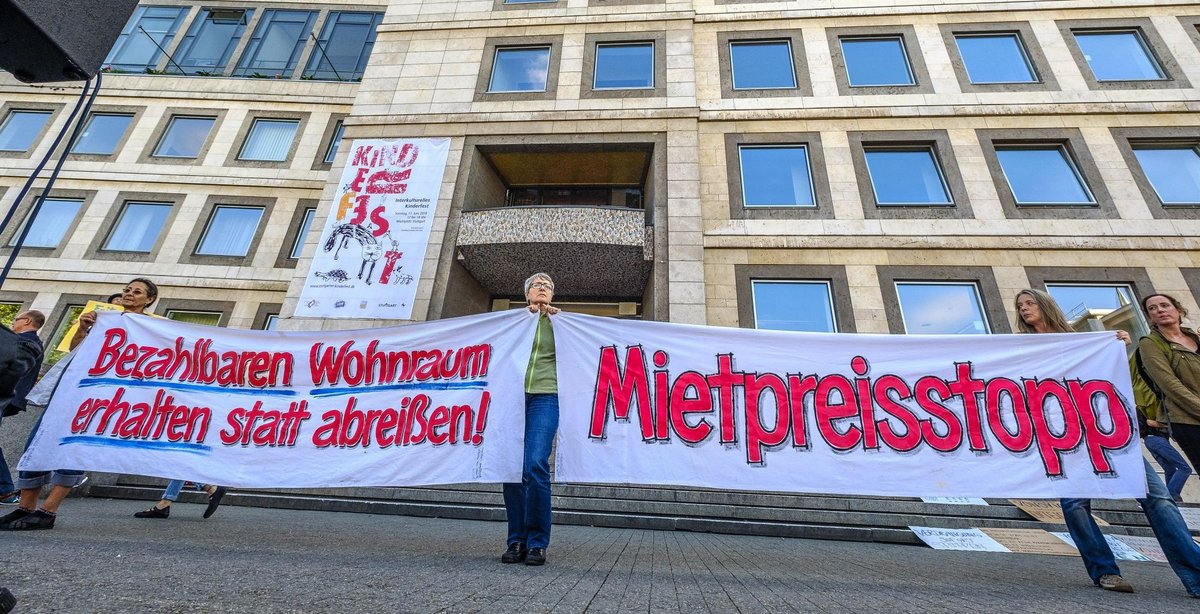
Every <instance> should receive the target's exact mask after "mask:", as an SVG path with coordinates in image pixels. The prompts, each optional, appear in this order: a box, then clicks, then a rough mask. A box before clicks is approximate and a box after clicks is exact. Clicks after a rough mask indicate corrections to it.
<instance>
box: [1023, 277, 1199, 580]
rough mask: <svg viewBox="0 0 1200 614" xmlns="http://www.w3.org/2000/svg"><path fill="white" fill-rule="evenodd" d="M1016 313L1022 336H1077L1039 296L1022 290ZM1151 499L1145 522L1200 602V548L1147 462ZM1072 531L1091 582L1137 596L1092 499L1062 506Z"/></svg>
mask: <svg viewBox="0 0 1200 614" xmlns="http://www.w3.org/2000/svg"><path fill="white" fill-rule="evenodd" d="M1014 303H1015V307H1016V310H1017V322H1016V324H1017V330H1018V331H1019V332H1021V333H1035V334H1036V333H1070V332H1075V331H1073V330H1072V329H1071V327H1070V325H1068V324H1067V318H1066V316H1065V315H1064V314H1063V312H1062V309H1061V308H1059V306H1058V303H1056V302H1055V301H1054V299H1053V298H1052V297H1051V296H1050V295H1049V294H1047V293H1045V292H1042V291H1040V290H1029V289H1026V290H1021V291H1020V292H1018V293H1017V296H1016V299H1014ZM1117 339H1120V340H1121V341H1124V342H1125V343H1126V344H1128V343H1130V338H1129V333H1126V332H1125V331H1117ZM1142 462H1143V464H1144V466H1145V470H1146V486H1147V488H1148V490H1149V492H1148V493H1147V495H1146V496H1145V497H1143V498H1140V499H1138V500H1137V502H1138V503H1139V504H1140V505H1141V506H1142V512H1143V513H1144V514H1145V515H1146V520H1148V521H1149V522H1150V528H1151V529H1152V530H1153V531H1154V536H1155V538H1157V539H1158V543H1159V545H1160V546H1161V547H1162V550H1163V554H1165V555H1166V557H1167V562H1168V563H1170V565H1171V569H1172V570H1174V571H1175V575H1176V576H1178V577H1179V580H1180V581H1181V582H1183V587H1184V589H1186V590H1187V592H1188V595H1191V596H1192V597H1195V598H1200V546H1197V545H1196V543H1195V542H1194V541H1192V534H1191V532H1190V531H1189V530H1188V528H1187V524H1186V523H1185V522H1184V520H1183V516H1182V515H1180V513H1179V508H1178V507H1176V506H1175V500H1174V499H1173V498H1172V497H1171V493H1170V492H1168V491H1167V486H1166V484H1163V481H1162V480H1161V479H1160V478H1159V477H1158V474H1157V473H1155V471H1154V468H1153V467H1151V466H1150V462H1149V461H1146V460H1145V459H1144V458H1143V459H1142ZM1060 504H1061V505H1062V510H1063V517H1064V519H1065V520H1066V524H1067V530H1068V531H1069V532H1070V533H1071V539H1072V540H1074V542H1075V547H1076V549H1078V550H1079V556H1080V557H1082V558H1083V565H1084V567H1085V568H1086V569H1087V572H1088V576H1090V577H1091V579H1092V582H1093V583H1094V584H1096V586H1099V587H1100V588H1103V589H1105V590H1109V591H1116V592H1121V593H1132V592H1133V585H1131V584H1130V583H1129V582H1128V581H1127V580H1125V578H1123V577H1121V569H1120V568H1119V567H1117V561H1116V557H1115V556H1114V555H1113V552H1112V548H1110V547H1109V545H1108V542H1107V540H1106V539H1105V537H1104V534H1103V533H1102V532H1101V531H1100V527H1099V526H1098V525H1097V524H1096V521H1095V519H1093V518H1092V502H1091V499H1062V500H1061V501H1060Z"/></svg>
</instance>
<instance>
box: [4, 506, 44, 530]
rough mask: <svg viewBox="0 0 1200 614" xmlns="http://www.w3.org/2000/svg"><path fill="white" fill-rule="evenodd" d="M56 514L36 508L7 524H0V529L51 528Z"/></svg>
mask: <svg viewBox="0 0 1200 614" xmlns="http://www.w3.org/2000/svg"><path fill="white" fill-rule="evenodd" d="M55 518H56V516H55V515H54V514H51V513H49V512H43V511H42V510H38V511H36V512H30V513H29V514H26V515H25V516H23V517H21V518H18V519H16V520H14V521H12V522H10V523H8V524H5V525H0V531H38V530H42V529H53V528H54V519H55Z"/></svg>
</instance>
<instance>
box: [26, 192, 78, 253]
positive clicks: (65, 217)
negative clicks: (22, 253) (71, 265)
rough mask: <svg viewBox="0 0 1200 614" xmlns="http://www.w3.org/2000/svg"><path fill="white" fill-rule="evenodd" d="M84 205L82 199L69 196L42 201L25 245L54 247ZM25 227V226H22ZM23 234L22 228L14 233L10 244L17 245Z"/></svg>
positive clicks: (60, 240) (60, 241)
mask: <svg viewBox="0 0 1200 614" xmlns="http://www.w3.org/2000/svg"><path fill="white" fill-rule="evenodd" d="M81 207H83V201H82V200H76V199H69V198H47V199H46V200H45V201H43V202H42V206H41V208H40V209H38V214H37V217H36V218H34V220H33V224H32V226H30V228H29V235H28V236H26V237H25V243H24V247H43V248H49V249H53V248H56V247H58V244H59V243H62V240H63V237H64V236H65V235H66V234H67V229H69V228H70V227H71V224H72V223H73V222H74V221H75V216H77V215H79V209H80V208H81ZM22 228H23V227H22ZM20 236H21V229H18V230H17V232H14V233H13V236H12V238H11V239H9V241H8V244H9V245H16V244H17V238H19V237H20Z"/></svg>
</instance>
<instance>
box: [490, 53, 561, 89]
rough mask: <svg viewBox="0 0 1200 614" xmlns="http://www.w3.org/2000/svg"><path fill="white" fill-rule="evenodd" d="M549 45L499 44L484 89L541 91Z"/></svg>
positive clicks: (546, 72) (548, 62) (548, 61)
mask: <svg viewBox="0 0 1200 614" xmlns="http://www.w3.org/2000/svg"><path fill="white" fill-rule="evenodd" d="M549 71H550V47H549V46H545V47H499V48H497V49H496V58H495V60H494V61H493V63H492V80H491V82H490V83H489V84H488V92H492V93H497V92H544V91H546V78H547V76H548V74H549Z"/></svg>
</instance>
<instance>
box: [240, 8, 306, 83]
mask: <svg viewBox="0 0 1200 614" xmlns="http://www.w3.org/2000/svg"><path fill="white" fill-rule="evenodd" d="M316 18H317V12H316V11H289V10H282V9H267V10H266V11H263V15H262V18H261V19H259V22H258V27H256V28H255V29H254V36H252V37H251V38H250V42H249V44H247V45H246V51H245V52H244V53H242V58H241V60H240V61H239V62H238V67H237V70H236V71H235V73H234V74H236V75H237V76H239V77H275V76H281V77H284V78H287V77H291V76H292V72H293V71H294V70H295V69H296V63H297V62H299V60H300V52H301V51H303V50H304V43H305V42H306V41H307V40H308V36H309V34H310V33H311V32H312V28H313V21H314V20H315V19H316Z"/></svg>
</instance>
